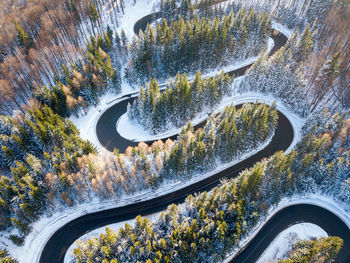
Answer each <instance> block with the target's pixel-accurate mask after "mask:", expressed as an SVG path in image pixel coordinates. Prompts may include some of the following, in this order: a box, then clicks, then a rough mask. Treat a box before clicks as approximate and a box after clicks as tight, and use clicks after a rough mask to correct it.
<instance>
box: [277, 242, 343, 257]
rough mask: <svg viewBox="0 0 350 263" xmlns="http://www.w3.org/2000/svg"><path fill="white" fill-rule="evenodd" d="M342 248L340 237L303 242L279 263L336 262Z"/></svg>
mask: <svg viewBox="0 0 350 263" xmlns="http://www.w3.org/2000/svg"><path fill="white" fill-rule="evenodd" d="M342 246H343V240H342V239H341V238H339V237H323V238H319V239H316V240H301V241H298V242H297V243H296V244H295V245H294V246H293V250H292V251H291V252H290V255H289V257H288V258H287V259H282V260H279V261H278V263H303V262H322V263H330V262H334V260H335V259H336V257H337V255H338V253H339V251H340V249H341V248H342Z"/></svg>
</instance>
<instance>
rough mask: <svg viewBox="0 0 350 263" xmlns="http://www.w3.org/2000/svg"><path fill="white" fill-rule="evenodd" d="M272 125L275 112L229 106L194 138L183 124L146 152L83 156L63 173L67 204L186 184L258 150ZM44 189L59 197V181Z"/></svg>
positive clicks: (131, 150)
mask: <svg viewBox="0 0 350 263" xmlns="http://www.w3.org/2000/svg"><path fill="white" fill-rule="evenodd" d="M260 118H261V119H260ZM257 120H259V121H257ZM276 120H277V114H276V110H274V109H273V108H272V107H268V106H266V105H264V104H261V105H259V104H252V105H251V104H247V105H244V106H243V107H242V108H241V109H239V110H236V109H235V107H233V106H231V107H227V108H226V110H225V111H224V112H223V113H222V114H219V115H218V116H216V117H215V116H212V118H211V119H210V121H209V122H208V124H207V125H206V126H205V127H204V128H203V130H197V131H196V132H194V131H193V129H192V126H191V125H190V124H189V126H188V127H187V128H183V131H182V133H181V134H180V135H179V137H178V139H177V140H176V141H171V140H170V139H168V140H167V141H166V142H165V143H164V142H162V141H157V142H155V143H153V145H151V146H148V145H147V144H145V143H139V145H138V146H137V147H128V148H127V149H126V152H125V154H120V153H118V151H115V153H113V154H107V155H104V156H103V157H101V156H96V155H94V154H90V155H87V156H83V157H81V158H78V160H77V163H78V169H77V171H75V172H74V173H72V172H71V170H69V169H66V170H65V169H64V168H65V167H63V170H62V173H63V174H64V175H65V180H66V181H67V182H68V185H69V186H70V190H69V191H66V194H67V197H68V198H69V200H72V202H75V201H78V202H79V201H84V200H87V199H89V198H92V197H94V196H96V195H97V196H99V197H100V198H102V199H104V198H111V197H113V196H120V195H121V194H132V193H134V192H137V191H140V190H143V189H149V188H155V187H158V186H159V185H161V183H162V182H163V181H164V180H168V181H179V180H186V179H188V178H189V177H192V176H194V175H196V174H197V173H199V172H206V171H209V170H212V169H214V168H216V167H217V165H218V162H219V161H220V162H221V163H227V162H229V161H232V160H234V159H235V158H237V157H238V156H239V155H240V154H243V153H246V152H249V151H251V150H253V149H254V148H256V147H258V146H259V145H261V144H262V143H264V142H265V141H266V140H267V138H268V137H269V136H271V134H272V133H273V131H274V129H275V125H276ZM224 133H227V134H224ZM253 136H256V137H254V138H253ZM225 144H229V145H225ZM229 146H231V147H229ZM67 168H68V167H67ZM47 183H48V187H49V188H50V189H52V193H53V195H54V196H59V195H57V193H55V191H56V190H57V191H61V188H60V187H58V186H59V185H60V177H57V176H50V181H47ZM58 193H60V192H58Z"/></svg>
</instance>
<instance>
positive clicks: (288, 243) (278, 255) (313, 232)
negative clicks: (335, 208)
mask: <svg viewBox="0 0 350 263" xmlns="http://www.w3.org/2000/svg"><path fill="white" fill-rule="evenodd" d="M327 236H328V235H327V233H326V232H325V231H324V230H323V229H322V228H320V227H319V226H318V225H315V224H311V223H300V224H296V225H293V226H291V227H289V228H287V229H286V230H284V231H282V232H281V233H280V234H279V235H278V236H277V237H276V238H275V239H274V240H273V241H272V243H271V244H270V245H269V247H268V248H267V249H266V250H265V252H264V253H263V254H262V256H261V257H260V258H259V260H258V261H257V263H266V262H271V263H272V262H278V260H279V259H282V258H285V257H287V256H288V252H290V250H291V248H292V247H293V245H294V244H296V243H297V241H299V240H312V239H315V238H321V237H327Z"/></svg>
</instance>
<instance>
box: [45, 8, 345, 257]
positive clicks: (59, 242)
mask: <svg viewBox="0 0 350 263" xmlns="http://www.w3.org/2000/svg"><path fill="white" fill-rule="evenodd" d="M158 17H159V14H157V13H156V14H153V15H149V16H146V17H144V18H142V19H141V20H139V21H138V22H137V23H136V24H135V27H134V30H135V31H136V32H138V31H139V29H141V28H145V26H146V24H147V23H148V22H151V21H152V20H154V19H156V18H158ZM272 38H273V39H274V41H275V46H274V48H273V50H272V51H271V52H270V55H271V54H273V53H274V52H276V50H278V49H279V48H280V47H281V46H283V45H284V44H285V43H286V41H287V38H286V37H285V36H284V35H283V34H281V33H280V34H277V35H272ZM247 68H249V66H247V67H243V68H240V69H238V70H235V71H232V72H229V73H230V74H231V75H232V74H235V75H236V76H240V75H242V74H244V73H245V71H246V69H247ZM127 97H128V96H126V97H125V99H124V100H122V101H121V102H119V103H116V104H115V105H113V106H111V107H110V108H109V109H108V110H106V111H105V112H104V113H103V114H102V115H101V116H100V118H99V120H98V122H97V124H96V132H97V138H98V140H99V141H100V143H101V144H102V145H103V146H104V147H105V148H106V149H108V150H110V151H112V150H113V149H114V148H118V149H119V150H120V151H124V150H125V149H126V147H128V146H130V145H137V143H136V142H132V141H129V140H126V139H124V138H123V137H121V136H120V135H119V134H118V133H117V130H116V126H115V124H116V122H117V120H118V119H119V117H120V116H121V115H122V114H124V113H125V112H126V107H127V104H128V102H131V101H132V100H134V98H127ZM199 125H203V123H201V124H199ZM293 137H294V131H293V127H292V125H291V123H290V122H289V120H288V119H287V118H286V117H285V116H284V115H283V114H282V113H281V112H279V120H278V127H277V129H276V131H275V135H274V136H273V138H272V140H271V143H270V144H269V145H268V146H267V147H266V148H264V149H263V150H261V151H259V152H258V153H256V154H254V155H253V156H251V157H249V158H247V159H245V160H243V161H242V162H240V163H238V164H236V165H233V166H232V167H229V168H227V169H225V170H223V171H221V172H219V173H217V174H215V175H213V176H211V177H209V178H205V179H204V180H202V181H200V182H197V183H194V184H192V185H190V186H187V187H185V188H182V189H180V190H176V191H174V192H172V193H169V194H165V195H162V196H158V197H155V198H153V199H150V200H146V201H138V202H136V203H133V204H130V205H126V206H123V207H118V208H114V209H108V210H104V211H101V212H96V213H91V214H87V215H84V216H81V217H79V218H76V219H74V220H72V221H70V222H69V223H67V224H66V225H64V226H62V227H61V228H60V229H58V230H57V231H56V232H55V233H54V234H53V235H52V236H51V237H50V239H49V240H48V242H47V243H46V244H45V247H44V248H43V250H42V252H41V257H40V263H63V261H64V256H65V253H66V251H67V249H68V248H69V246H70V245H71V244H72V243H73V242H74V241H75V240H76V239H78V238H79V237H81V236H82V235H84V234H85V233H86V232H89V231H92V230H94V229H96V228H99V227H103V226H105V225H108V224H112V223H117V222H121V221H124V220H129V219H133V218H135V217H136V216H137V215H148V214H152V213H155V212H159V211H161V210H163V209H165V208H166V207H167V206H168V205H169V204H172V203H176V204H179V203H182V202H183V201H184V200H185V198H186V196H188V195H189V194H193V193H195V192H200V191H205V190H210V189H212V188H213V187H214V186H216V185H218V184H219V183H220V180H221V179H222V178H233V177H236V176H237V175H238V174H239V172H240V171H242V170H244V169H246V168H249V167H251V166H252V165H253V164H254V163H255V162H257V161H260V160H261V159H263V158H267V157H269V156H271V155H272V154H273V153H275V152H276V151H280V150H282V151H284V150H286V149H287V148H288V147H289V146H290V145H291V143H292V141H293ZM148 143H152V142H148ZM299 222H310V223H315V224H317V225H319V226H320V227H321V228H323V229H324V230H325V231H326V232H327V233H328V234H329V235H335V236H340V237H341V238H343V240H344V246H343V249H342V250H341V252H340V254H339V256H338V258H337V261H336V262H339V263H348V262H350V249H349V248H350V230H349V228H348V227H347V225H346V224H345V223H344V222H343V221H342V220H341V219H340V218H339V217H338V216H336V215H335V214H333V213H332V212H330V211H328V210H326V209H324V208H322V207H320V206H317V205H311V204H299V205H291V206H288V207H286V208H283V209H281V210H280V211H279V212H277V213H276V214H275V215H274V216H272V217H271V218H270V219H269V220H268V221H267V222H266V223H265V224H264V226H263V227H262V228H261V229H260V230H259V232H258V233H257V235H256V236H255V237H254V238H253V239H252V240H251V241H250V242H249V243H248V244H247V245H246V246H245V247H244V248H242V249H241V251H240V252H239V253H238V254H237V255H236V257H235V258H233V259H232V260H231V261H230V262H232V263H242V262H249V263H250V262H252V263H253V262H256V260H257V259H258V258H259V257H260V255H261V254H262V253H263V251H264V250H265V249H266V248H267V247H268V245H269V244H270V243H271V242H272V240H273V239H274V238H275V237H276V236H277V235H278V234H279V233H280V232H281V231H283V230H284V229H286V228H288V227H289V226H291V225H293V224H296V223H299Z"/></svg>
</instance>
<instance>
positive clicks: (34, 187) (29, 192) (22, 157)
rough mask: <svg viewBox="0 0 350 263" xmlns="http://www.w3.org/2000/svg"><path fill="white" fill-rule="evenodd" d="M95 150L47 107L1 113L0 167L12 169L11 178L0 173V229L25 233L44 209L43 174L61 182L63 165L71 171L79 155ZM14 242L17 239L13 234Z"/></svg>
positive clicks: (44, 187)
mask: <svg viewBox="0 0 350 263" xmlns="http://www.w3.org/2000/svg"><path fill="white" fill-rule="evenodd" d="M95 152H96V150H95V149H94V147H93V146H92V144H91V143H90V142H89V141H83V140H81V139H80V137H79V132H78V130H77V129H76V127H75V126H74V125H73V124H72V123H71V122H70V121H69V120H68V119H62V117H60V116H59V115H57V114H55V113H53V111H52V110H51V109H50V108H49V107H47V106H45V107H41V108H38V107H36V106H34V107H33V108H31V109H28V112H27V113H26V114H25V115H24V114H17V115H15V116H14V117H13V118H11V117H9V116H0V157H1V158H0V166H1V168H9V167H10V171H11V177H7V176H1V178H0V206H1V214H0V217H1V220H0V221H1V224H0V228H1V229H4V228H6V227H8V226H10V225H14V226H16V227H18V228H19V230H20V232H21V233H22V234H27V233H28V231H29V224H30V223H31V222H33V221H34V220H36V219H37V217H38V216H39V215H40V214H41V213H42V212H43V211H45V209H46V208H47V202H48V199H49V198H48V195H47V193H48V188H47V182H46V180H47V174H49V173H54V174H57V175H58V176H59V177H60V180H61V184H62V185H64V184H66V181H65V177H64V175H62V174H61V171H62V170H63V168H64V169H65V170H69V171H71V172H74V171H76V170H77V159H78V158H79V157H81V156H83V155H86V154H88V153H95ZM57 190H58V189H57ZM13 241H15V242H16V243H20V242H21V239H20V238H18V237H16V236H13Z"/></svg>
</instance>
